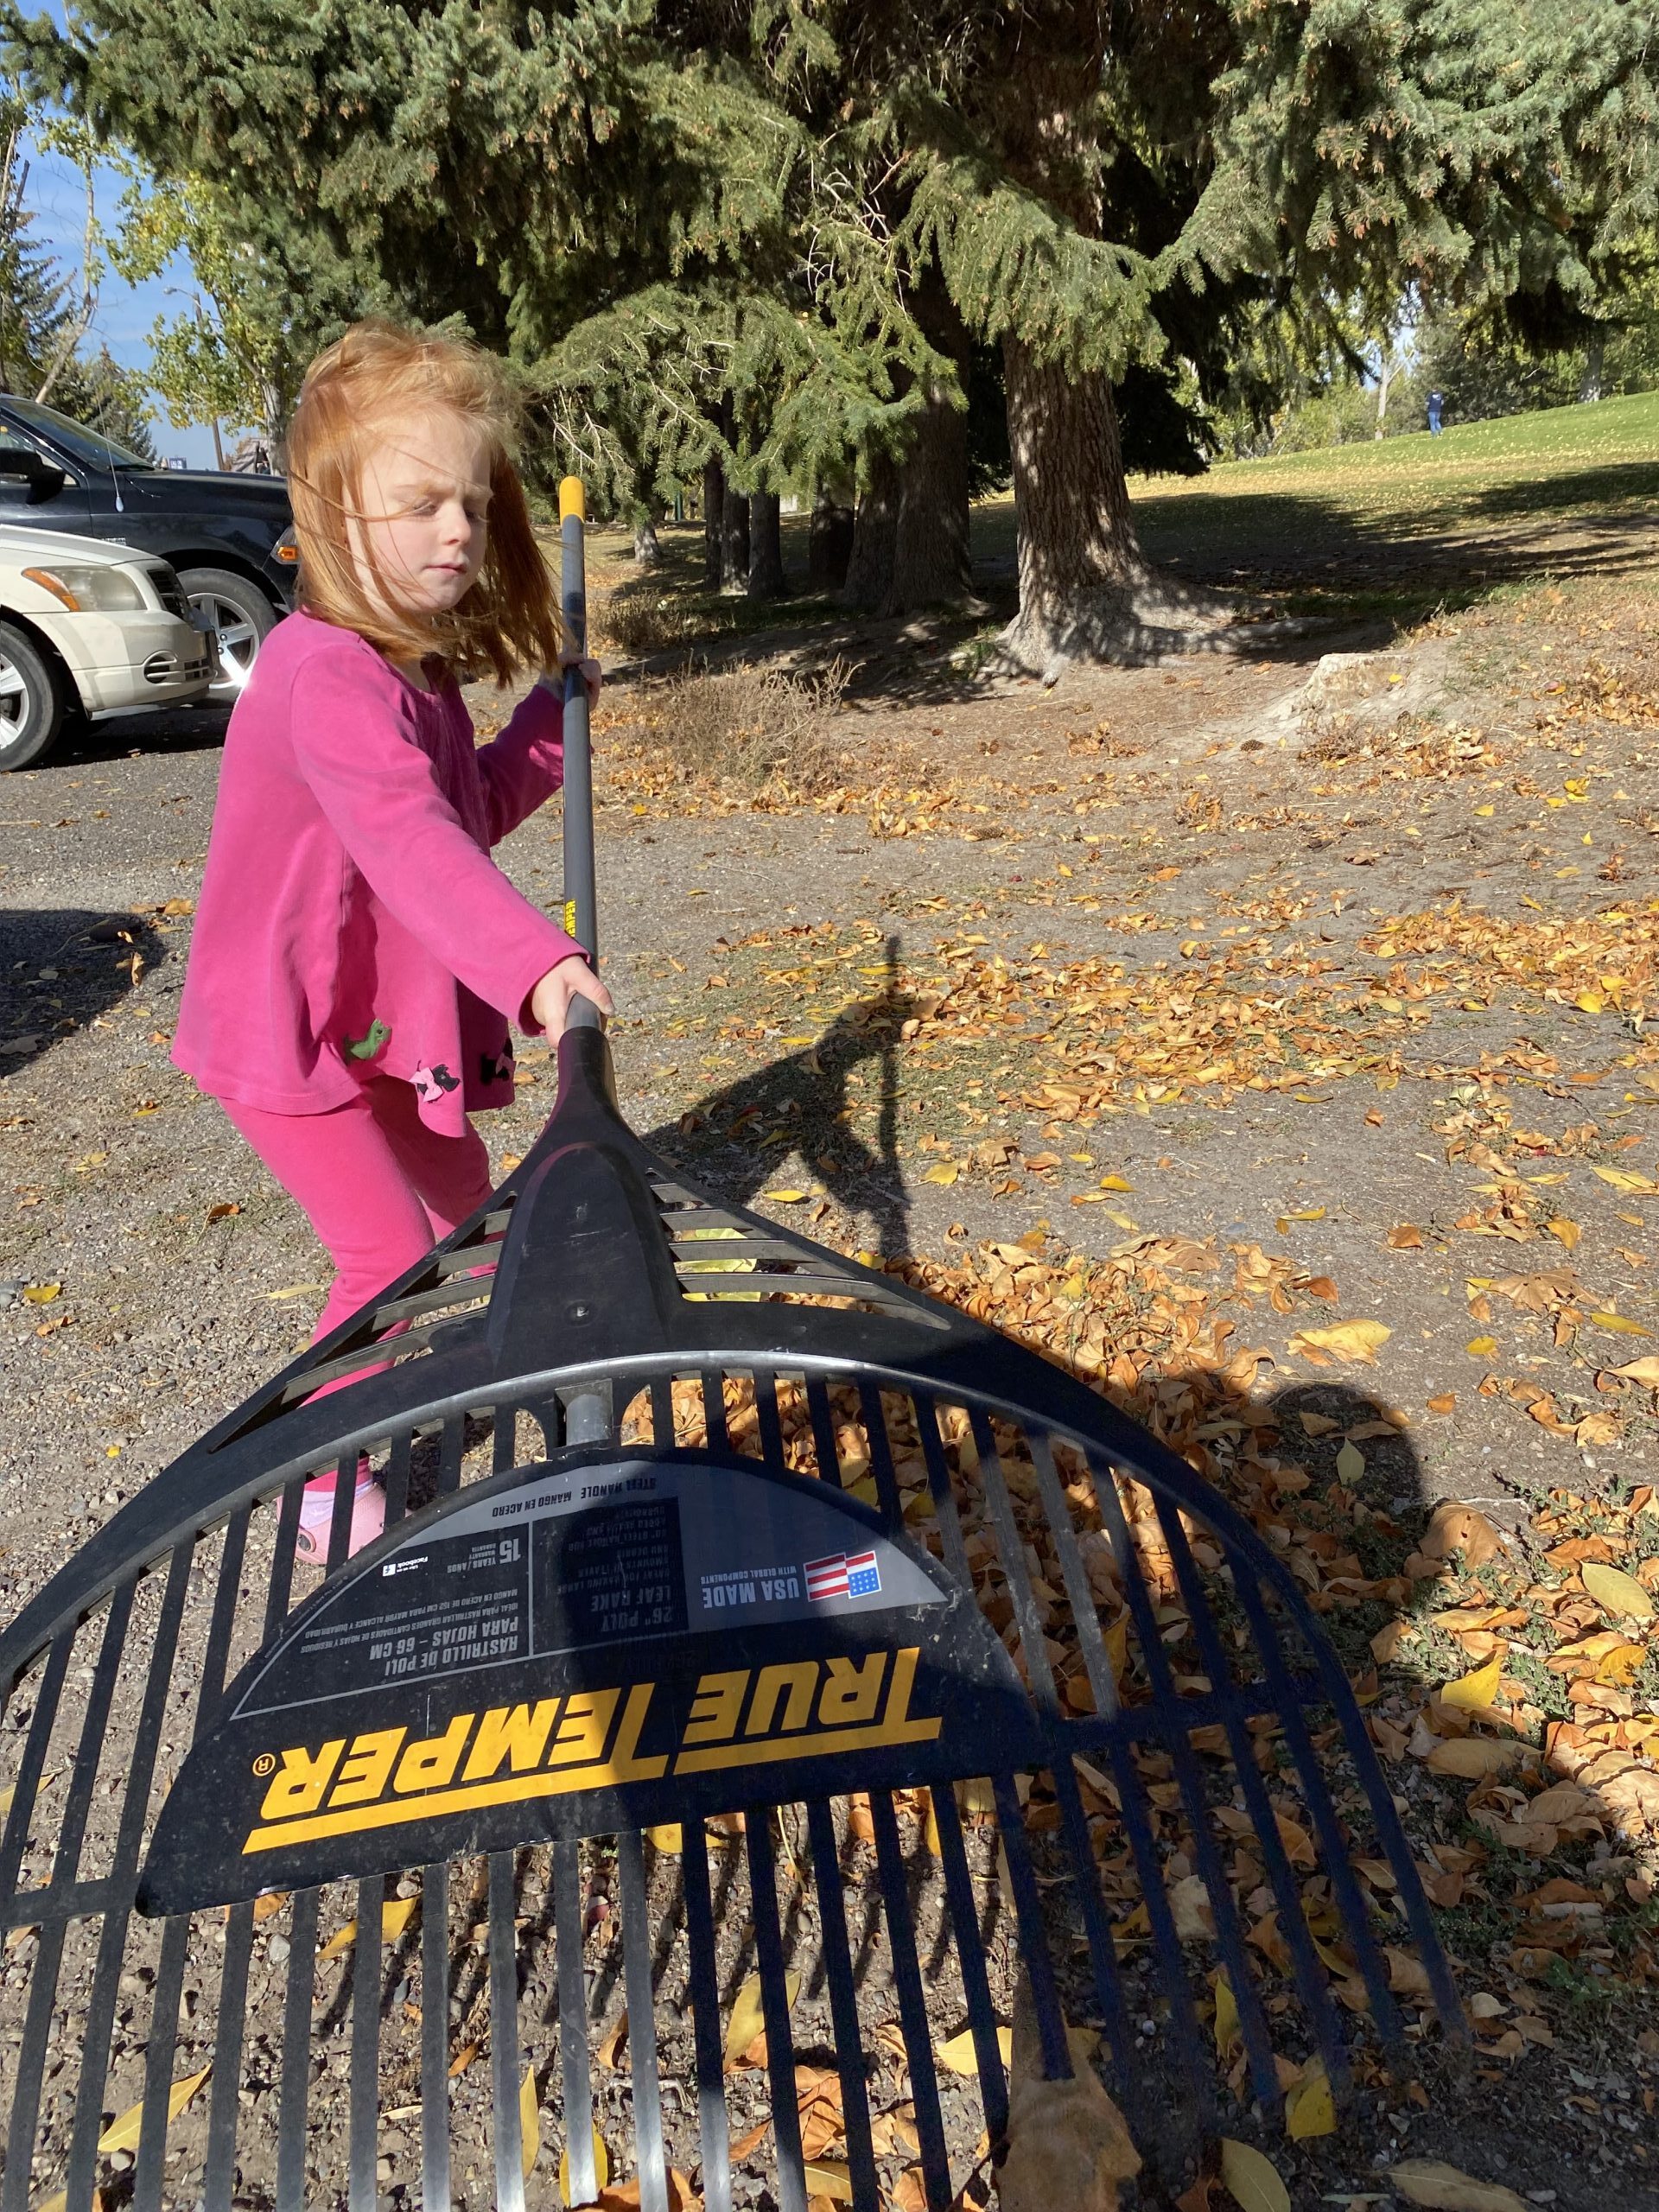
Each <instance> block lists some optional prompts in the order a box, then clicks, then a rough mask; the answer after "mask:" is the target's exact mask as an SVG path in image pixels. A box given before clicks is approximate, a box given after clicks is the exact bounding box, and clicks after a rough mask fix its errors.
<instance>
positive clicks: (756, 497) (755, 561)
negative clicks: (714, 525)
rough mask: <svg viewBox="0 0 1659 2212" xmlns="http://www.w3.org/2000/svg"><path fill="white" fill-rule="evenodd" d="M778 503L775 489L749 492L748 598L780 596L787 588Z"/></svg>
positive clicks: (775, 597) (779, 597) (773, 597)
mask: <svg viewBox="0 0 1659 2212" xmlns="http://www.w3.org/2000/svg"><path fill="white" fill-rule="evenodd" d="M780 512H781V507H780V503H779V497H778V494H777V493H776V492H751V493H750V494H749V576H748V590H749V597H750V598H751V599H781V598H782V597H783V596H784V594H785V592H786V591H787V590H788V588H789V585H788V582H787V580H786V579H785V575H784V540H783V532H782V531H781V529H780V527H779V514H780Z"/></svg>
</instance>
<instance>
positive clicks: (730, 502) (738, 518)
mask: <svg viewBox="0 0 1659 2212" xmlns="http://www.w3.org/2000/svg"><path fill="white" fill-rule="evenodd" d="M720 588H721V591H747V589H748V588H749V499H748V494H747V493H746V492H737V491H734V490H733V488H732V486H730V485H729V484H728V486H726V502H725V506H724V508H723V510H722V512H721V526H720Z"/></svg>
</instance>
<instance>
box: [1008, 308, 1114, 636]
mask: <svg viewBox="0 0 1659 2212" xmlns="http://www.w3.org/2000/svg"><path fill="white" fill-rule="evenodd" d="M1002 359H1003V365H1004V369H1005V372H1006V375H1007V393H1008V442H1009V446H1010V448H1011V450H1012V453H1013V458H1014V518H1015V523H1016V526H1017V529H1018V532H1019V544H1020V612H1019V614H1018V615H1017V616H1016V617H1015V619H1014V622H1013V623H1011V624H1010V626H1008V628H1007V630H1006V631H1005V632H1003V640H1002V641H1003V646H1004V649H1005V651H1006V652H1008V654H1009V655H1010V657H1011V658H1014V659H1015V660H1017V661H1019V662H1020V664H1022V665H1025V666H1027V667H1036V668H1039V669H1041V670H1043V671H1049V670H1050V669H1052V666H1053V664H1055V663H1056V662H1058V661H1064V660H1068V659H1072V658H1101V657H1103V658H1114V657H1116V656H1118V655H1119V654H1121V653H1122V652H1123V650H1124V649H1125V647H1126V645H1132V644H1133V643H1134V642H1135V637H1134V632H1136V631H1137V630H1138V629H1139V628H1140V627H1141V620H1140V618H1139V617H1138V616H1137V615H1136V614H1135V612H1134V607H1133V601H1135V597H1136V595H1137V594H1139V593H1141V591H1142V590H1143V589H1144V588H1146V587H1147V583H1148V582H1149V578H1148V575H1147V565H1146V563H1145V561H1144V559H1143V558H1142V556H1141V548H1140V545H1139V543H1137V542H1136V538H1135V524H1134V521H1133V519H1132V518H1131V516H1130V512H1129V487H1128V480H1127V479H1126V477H1125V475H1124V473H1123V456H1122V447H1121V445H1120V443H1119V440H1118V431H1117V409H1116V404H1114V402H1113V398H1112V387H1111V382H1110V379H1109V378H1108V377H1107V376H1106V375H1104V373H1103V372H1100V371H1098V370H1095V371H1089V372H1084V373H1083V374H1081V375H1078V376H1076V377H1073V376H1071V375H1068V373H1067V372H1066V371H1065V369H1064V368H1062V367H1060V366H1058V365H1056V364H1054V363H1052V362H1046V361H1039V359H1037V358H1036V357H1035V355H1034V354H1033V353H1032V351H1031V349H1030V348H1029V347H1028V346H1026V345H1025V344H1024V343H1023V342H1022V341H1021V340H1019V339H1018V338H1015V337H1014V336H1012V335H1010V336H1008V337H1007V338H1005V339H1004V340H1003V341H1002Z"/></svg>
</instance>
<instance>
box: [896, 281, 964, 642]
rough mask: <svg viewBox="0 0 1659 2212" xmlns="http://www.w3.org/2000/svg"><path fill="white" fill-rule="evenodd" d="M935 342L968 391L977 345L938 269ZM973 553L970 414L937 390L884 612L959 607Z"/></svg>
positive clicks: (926, 325) (921, 317) (928, 325)
mask: <svg viewBox="0 0 1659 2212" xmlns="http://www.w3.org/2000/svg"><path fill="white" fill-rule="evenodd" d="M916 313H917V320H918V321H919V322H920V324H921V327H922V329H923V331H924V332H925V335H926V337H927V340H928V342H929V344H930V345H931V346H933V347H935V349H936V350H937V351H938V352H939V353H944V354H945V355H946V356H947V357H948V358H949V359H951V360H952V361H954V362H955V364H956V366H957V378H958V380H959V381H960V383H961V384H962V385H963V388H964V389H965V388H966V385H967V381H968V372H969V358H970V350H971V349H970V341H969V336H968V333H967V330H966V328H965V327H964V326H963V320H962V317H961V316H960V315H958V314H957V310H956V308H954V307H953V306H952V304H951V302H950V295H949V293H948V292H947V291H946V290H945V289H944V281H943V279H942V278H941V277H939V275H938V271H937V270H932V271H931V272H930V274H929V276H928V277H927V278H926V279H925V282H924V283H923V284H922V287H921V289H920V291H919V292H918V296H917V305H916ZM972 594H973V575H972V570H971V567H970V563H969V551H968V410H967V409H966V408H965V407H963V406H961V405H958V404H953V403H952V400H951V398H950V397H949V396H948V395H947V393H946V392H945V391H944V389H943V388H942V387H940V386H938V385H935V386H933V387H932V388H931V390H930V391H929V392H928V395H927V406H926V409H925V411H924V412H923V414H922V416H921V417H920V419H919V421H918V424H917V428H916V431H915V435H914V438H913V441H912V444H911V447H910V449H909V451H908V452H907V453H906V455H905V458H904V461H903V464H902V467H901V468H900V472H899V520H898V527H897V530H896V531H895V533H894V537H893V573H892V575H891V577H890V579H889V581H888V584H887V594H886V597H885V600H884V601H883V604H882V607H881V612H882V613H884V614H908V613H911V612H912V610H913V609H915V608H917V607H947V606H960V605H961V603H962V602H963V601H964V600H966V599H969V598H970V597H971V596H972Z"/></svg>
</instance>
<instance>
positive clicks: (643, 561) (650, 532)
mask: <svg viewBox="0 0 1659 2212" xmlns="http://www.w3.org/2000/svg"><path fill="white" fill-rule="evenodd" d="M657 524H658V508H657V505H656V502H655V501H654V500H653V501H652V505H650V506H648V507H645V508H644V509H643V510H642V511H641V512H639V514H637V515H636V516H635V517H634V518H633V565H634V567H635V568H636V569H654V568H655V567H656V566H657V563H658V562H659V561H660V560H661V559H662V557H663V549H662V547H661V546H660V545H659V544H658V543H657Z"/></svg>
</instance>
